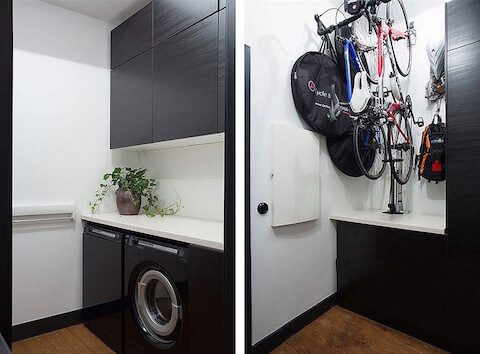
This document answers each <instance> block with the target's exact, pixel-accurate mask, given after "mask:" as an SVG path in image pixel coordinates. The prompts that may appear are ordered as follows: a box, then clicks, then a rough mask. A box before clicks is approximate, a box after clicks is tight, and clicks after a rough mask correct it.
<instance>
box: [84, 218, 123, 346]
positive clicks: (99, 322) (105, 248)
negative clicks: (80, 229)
mask: <svg viewBox="0 0 480 354" xmlns="http://www.w3.org/2000/svg"><path fill="white" fill-rule="evenodd" d="M124 239H125V235H124V234H123V233H121V232H118V231H114V230H111V229H108V228H105V227H99V226H96V225H94V224H87V225H86V226H85V229H84V234H83V321H84V323H85V326H86V327H87V328H89V329H90V330H91V331H92V332H93V333H95V334H96V335H97V336H98V337H99V338H101V339H102V340H103V341H104V342H105V343H106V344H107V345H108V346H109V347H110V348H112V349H113V350H114V351H115V352H117V353H120V352H121V350H122V258H123V246H124Z"/></svg>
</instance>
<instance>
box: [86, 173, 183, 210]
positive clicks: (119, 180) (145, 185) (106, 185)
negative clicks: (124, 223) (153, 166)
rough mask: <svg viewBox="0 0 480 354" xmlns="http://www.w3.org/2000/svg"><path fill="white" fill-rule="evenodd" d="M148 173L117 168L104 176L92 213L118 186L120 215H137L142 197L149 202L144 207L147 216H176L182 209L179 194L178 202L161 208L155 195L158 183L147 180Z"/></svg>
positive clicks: (117, 195)
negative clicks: (108, 193)
mask: <svg viewBox="0 0 480 354" xmlns="http://www.w3.org/2000/svg"><path fill="white" fill-rule="evenodd" d="M146 173H147V169H145V168H138V169H133V168H130V167H115V168H114V170H113V171H112V173H106V174H105V175H104V176H103V182H102V183H100V189H98V190H97V191H96V193H95V200H94V201H93V202H90V208H91V210H92V213H95V212H96V211H97V210H98V208H99V207H100V204H102V202H103V199H104V198H105V195H106V194H107V192H108V191H109V190H110V188H111V187H113V186H118V189H117V190H116V192H115V193H116V202H117V209H118V212H119V213H120V215H137V214H138V213H139V212H140V208H141V205H142V197H145V199H146V201H147V204H145V205H144V206H143V210H144V211H145V214H146V215H147V216H149V217H153V216H155V215H157V214H158V215H160V216H165V215H174V214H176V213H177V212H178V211H179V210H180V209H181V208H182V204H181V200H180V197H179V196H178V194H177V197H178V200H176V201H175V202H174V203H173V204H172V205H170V206H168V207H166V208H160V207H159V206H158V196H156V195H155V194H154V193H153V190H154V188H155V187H156V186H157V182H156V180H155V179H153V178H147V177H146V176H145V175H146Z"/></svg>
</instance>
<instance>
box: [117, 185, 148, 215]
mask: <svg viewBox="0 0 480 354" xmlns="http://www.w3.org/2000/svg"><path fill="white" fill-rule="evenodd" d="M116 194H117V209H118V212H119V213H120V215H137V214H138V213H139V212H140V207H141V206H142V197H141V195H140V194H137V195H134V196H133V198H134V200H135V201H137V203H136V204H135V203H133V202H132V201H131V200H130V197H129V193H128V189H127V188H125V187H122V188H118V189H117V191H116Z"/></svg>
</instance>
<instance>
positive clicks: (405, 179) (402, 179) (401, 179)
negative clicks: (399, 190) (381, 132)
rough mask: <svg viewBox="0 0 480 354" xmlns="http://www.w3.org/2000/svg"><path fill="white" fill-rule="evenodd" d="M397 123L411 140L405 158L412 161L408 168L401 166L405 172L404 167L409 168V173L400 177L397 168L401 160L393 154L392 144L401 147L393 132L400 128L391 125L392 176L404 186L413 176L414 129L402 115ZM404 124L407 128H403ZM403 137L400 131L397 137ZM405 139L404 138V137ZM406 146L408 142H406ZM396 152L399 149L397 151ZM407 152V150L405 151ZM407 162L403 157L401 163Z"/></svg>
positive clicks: (390, 156) (389, 138) (390, 152)
mask: <svg viewBox="0 0 480 354" xmlns="http://www.w3.org/2000/svg"><path fill="white" fill-rule="evenodd" d="M394 114H395V113H394ZM397 114H398V111H397ZM405 116H407V117H408V113H406V114H405ZM397 123H398V124H399V126H400V129H402V131H403V132H404V133H405V134H407V137H408V139H409V140H410V145H409V147H408V150H407V151H406V152H407V154H408V155H407V154H405V156H407V157H409V158H410V161H409V162H408V165H407V166H401V167H402V171H403V168H404V167H407V168H408V172H407V174H406V175H405V174H403V173H402V175H400V174H399V173H398V171H399V168H397V167H398V166H397V164H398V162H400V161H399V158H398V157H397V156H393V153H392V143H393V144H395V145H400V144H399V143H398V141H395V138H394V137H393V130H392V127H394V128H395V129H397V131H398V128H397V126H396V125H393V124H392V125H390V126H389V130H388V131H389V132H388V141H389V144H388V146H389V160H390V168H391V171H392V174H393V177H394V178H395V180H396V181H397V182H398V183H399V184H401V185H404V184H406V183H407V182H408V180H409V179H410V176H411V175H412V169H413V161H414V158H415V148H414V146H413V142H412V129H411V127H410V123H409V122H408V118H405V117H404V116H403V115H402V114H401V113H400V119H399V120H398V121H397ZM402 124H405V127H402ZM400 136H402V135H401V133H400V132H399V131H398V135H397V138H398V137H400ZM402 138H403V136H402ZM402 144H404V143H402ZM405 144H406V142H405ZM395 150H396V151H397V150H398V149H395ZM404 151H405V150H404ZM403 161H405V160H404V158H403V157H402V158H401V162H403Z"/></svg>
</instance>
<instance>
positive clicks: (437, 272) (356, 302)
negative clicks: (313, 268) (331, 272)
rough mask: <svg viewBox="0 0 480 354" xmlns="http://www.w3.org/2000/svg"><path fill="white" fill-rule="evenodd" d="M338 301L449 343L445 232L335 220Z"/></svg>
mask: <svg viewBox="0 0 480 354" xmlns="http://www.w3.org/2000/svg"><path fill="white" fill-rule="evenodd" d="M337 225H338V226H337V231H338V236H337V240H338V244H337V282H338V299H339V300H338V301H339V304H340V305H341V306H343V307H345V308H347V309H350V310H353V311H355V312H358V313H360V314H362V315H364V316H367V317H370V318H372V319H374V320H376V321H378V322H380V323H383V324H385V325H387V326H390V327H392V328H396V329H398V330H400V331H402V332H404V333H407V334H410V335H412V336H415V337H418V338H420V339H422V340H425V341H427V342H430V343H432V344H434V345H437V346H440V347H446V343H445V340H444V337H445V332H446V321H445V299H444V291H443V290H444V284H445V278H446V275H445V264H446V259H447V244H446V237H445V236H441V235H433V234H426V233H420V232H412V231H404V230H394V229H388V228H381V227H375V226H368V225H361V224H353V223H346V222H338V223H337Z"/></svg>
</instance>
